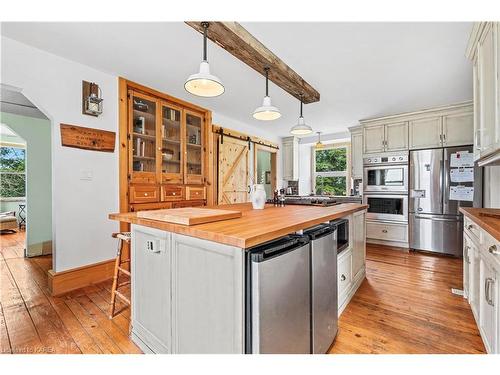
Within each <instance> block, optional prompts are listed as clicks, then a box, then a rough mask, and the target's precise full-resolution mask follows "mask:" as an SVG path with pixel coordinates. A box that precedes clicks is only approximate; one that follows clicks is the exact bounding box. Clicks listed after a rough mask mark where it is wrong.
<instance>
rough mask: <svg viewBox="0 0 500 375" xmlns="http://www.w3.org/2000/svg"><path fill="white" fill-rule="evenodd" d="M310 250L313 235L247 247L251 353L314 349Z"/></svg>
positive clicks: (247, 306) (248, 317)
mask: <svg viewBox="0 0 500 375" xmlns="http://www.w3.org/2000/svg"><path fill="white" fill-rule="evenodd" d="M309 253H310V249H309V238H308V237H307V236H286V237H282V238H280V239H278V240H275V241H271V242H268V243H266V244H263V245H260V246H257V247H255V248H252V249H249V250H248V251H247V267H246V335H245V336H246V352H247V353H294V354H307V353H310V350H311V344H310V340H311V338H310V298H311V297H310V278H309V273H310V264H309V261H310V257H309Z"/></svg>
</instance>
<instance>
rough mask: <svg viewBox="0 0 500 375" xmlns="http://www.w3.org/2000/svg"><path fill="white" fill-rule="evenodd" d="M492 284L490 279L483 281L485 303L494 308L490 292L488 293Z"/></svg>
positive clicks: (492, 281)
mask: <svg viewBox="0 0 500 375" xmlns="http://www.w3.org/2000/svg"><path fill="white" fill-rule="evenodd" d="M493 283H494V280H493V279H492V278H491V277H488V278H487V279H486V280H484V297H485V298H486V302H487V303H488V305H490V306H495V304H494V303H493V300H492V299H491V296H490V294H491V291H490V286H491V285H492V284H493Z"/></svg>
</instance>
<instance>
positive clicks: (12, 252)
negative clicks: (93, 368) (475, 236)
mask: <svg viewBox="0 0 500 375" xmlns="http://www.w3.org/2000/svg"><path fill="white" fill-rule="evenodd" d="M23 249H24V232H21V233H18V234H8V235H5V234H4V235H1V236H0V353H140V352H141V351H140V350H139V348H137V346H135V345H134V344H133V343H132V341H131V340H130V339H129V338H128V324H129V315H130V311H129V309H125V310H124V311H123V312H122V313H121V314H120V315H118V316H116V317H115V318H114V319H112V320H109V319H108V317H107V315H108V311H109V296H110V288H111V282H110V281H109V282H104V283H100V284H97V285H93V286H90V287H86V288H82V289H79V290H77V291H74V292H70V293H68V294H66V295H64V296H61V297H57V298H54V297H52V296H50V293H49V292H48V289H47V276H46V274H47V270H48V269H49V268H51V265H52V259H51V257H50V256H43V257H37V258H29V259H27V258H24V257H23ZM452 287H454V288H459V289H461V288H462V261H461V260H458V259H451V258H443V257H437V256H433V255H425V254H418V253H403V252H400V251H397V250H392V249H389V248H386V247H382V246H368V247H367V278H366V280H364V282H363V284H362V285H361V287H360V288H359V290H358V292H357V293H356V295H355V296H354V297H353V299H352V300H351V302H350V303H349V305H348V306H347V307H346V309H345V310H344V313H343V314H342V316H341V318H340V322H339V333H338V336H337V339H336V342H335V344H334V345H333V347H332V350H331V353H386V354H390V353H484V352H485V349H484V346H483V344H482V341H481V338H480V336H479V332H478V329H477V327H476V324H475V322H474V318H473V316H472V312H471V310H470V308H469V305H468V304H467V302H466V301H465V300H464V299H463V298H462V297H459V296H455V295H453V294H451V291H450V289H451V288H452ZM118 308H121V306H118Z"/></svg>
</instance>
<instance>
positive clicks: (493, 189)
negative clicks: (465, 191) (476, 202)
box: [483, 165, 500, 208]
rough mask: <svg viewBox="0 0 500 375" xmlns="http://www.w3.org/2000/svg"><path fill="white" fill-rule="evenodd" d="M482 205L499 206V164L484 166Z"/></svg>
mask: <svg viewBox="0 0 500 375" xmlns="http://www.w3.org/2000/svg"><path fill="white" fill-rule="evenodd" d="M483 174H484V181H483V183H484V195H483V206H484V207H488V208H500V165H496V166H491V167H484V169H483Z"/></svg>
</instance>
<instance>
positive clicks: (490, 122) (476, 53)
mask: <svg viewBox="0 0 500 375" xmlns="http://www.w3.org/2000/svg"><path fill="white" fill-rule="evenodd" d="M499 34H500V23H499V22H480V23H476V24H474V27H473V30H472V34H471V36H470V38H469V44H468V46H467V56H468V57H469V58H470V59H471V60H472V62H473V81H474V110H475V112H476V113H475V116H474V122H475V124H474V130H475V133H474V154H475V157H476V159H478V160H479V165H480V166H482V165H488V164H500V79H499V76H500V47H499V43H500V35H499Z"/></svg>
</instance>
